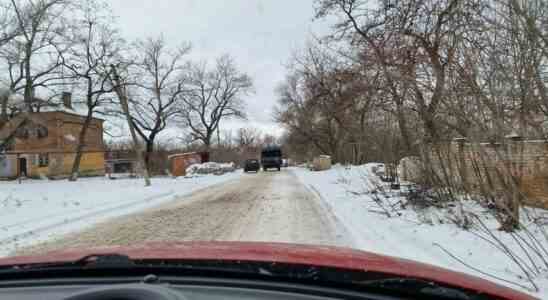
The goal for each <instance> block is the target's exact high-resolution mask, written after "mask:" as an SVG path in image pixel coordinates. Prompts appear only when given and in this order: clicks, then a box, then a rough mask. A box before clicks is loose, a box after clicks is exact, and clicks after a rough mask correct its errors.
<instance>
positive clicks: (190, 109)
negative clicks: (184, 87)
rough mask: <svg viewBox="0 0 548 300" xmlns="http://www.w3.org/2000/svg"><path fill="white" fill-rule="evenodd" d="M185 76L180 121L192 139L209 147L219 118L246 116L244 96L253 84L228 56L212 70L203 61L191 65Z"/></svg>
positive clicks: (217, 126) (220, 60) (217, 127)
mask: <svg viewBox="0 0 548 300" xmlns="http://www.w3.org/2000/svg"><path fill="white" fill-rule="evenodd" d="M187 78H188V79H187V81H188V84H189V90H188V91H186V92H185V93H184V94H182V95H181V99H182V106H181V108H180V110H179V114H178V116H179V120H180V122H181V126H182V127H183V128H184V129H187V130H188V131H189V133H190V136H191V137H192V140H195V141H201V142H202V143H203V145H204V146H205V148H206V149H207V150H209V148H210V146H211V140H212V137H213V134H214V133H215V132H216V131H217V130H219V124H220V122H221V120H223V119H228V118H245V114H244V101H243V97H244V96H246V95H248V94H249V93H250V92H251V91H252V88H253V83H252V81H251V78H250V77H249V76H248V75H247V74H244V73H242V72H240V71H239V70H238V69H237V68H236V65H235V63H234V60H233V59H232V58H231V57H230V56H228V55H224V56H221V57H220V58H218V59H217V62H216V65H215V67H214V68H213V69H211V70H208V69H207V64H205V63H200V64H194V65H192V66H191V67H190V71H189V72H188V74H187Z"/></svg>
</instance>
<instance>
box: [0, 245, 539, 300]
mask: <svg viewBox="0 0 548 300" xmlns="http://www.w3.org/2000/svg"><path fill="white" fill-rule="evenodd" d="M112 253H116V254H123V255H126V256H128V257H130V258H131V259H135V260H147V259H162V260H170V259H173V260H219V259H221V260H224V261H249V262H275V263H285V264H295V265H310V266H318V267H332V268H337V269H343V270H350V271H364V272H379V273H386V274H390V275H394V276H402V277H410V278H415V279H422V280H428V281H433V282H437V283H443V284H447V285H451V286H455V287H459V288H463V289H468V290H471V291H477V292H481V293H483V294H485V295H488V296H490V297H493V298H494V299H508V300H510V299H511V300H531V299H536V298H534V297H532V296H530V295H527V294H524V293H521V292H518V291H515V290H513V289H510V288H507V287H504V286H500V285H498V284H495V283H492V282H490V281H487V280H484V279H481V278H478V277H474V276H471V275H467V274H463V273H459V272H454V271H449V270H446V269H443V268H439V267H435V266H432V265H427V264H423V263H418V262H414V261H410V260H406V259H400V258H395V257H389V256H384V255H379V254H374V253H370V252H364V251H357V250H352V249H347V248H338V247H324V246H309V245H294V244H277V243H254V242H167V243H166V242H162V243H149V244H144V245H139V246H131V247H102V248H93V249H73V250H62V251H57V252H50V253H47V254H44V255H39V256H18V257H9V258H3V259H0V266H12V265H29V264H30V265H32V264H44V263H69V262H74V261H78V260H80V259H82V258H83V257H86V256H89V255H100V254H112Z"/></svg>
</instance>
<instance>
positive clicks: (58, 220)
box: [0, 173, 241, 256]
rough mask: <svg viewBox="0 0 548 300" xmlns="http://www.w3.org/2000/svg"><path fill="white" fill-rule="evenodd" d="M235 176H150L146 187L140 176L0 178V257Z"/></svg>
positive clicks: (236, 176)
mask: <svg viewBox="0 0 548 300" xmlns="http://www.w3.org/2000/svg"><path fill="white" fill-rule="evenodd" d="M240 176H241V173H231V174H226V175H223V176H202V177H194V178H177V179H172V178H168V177H165V178H155V179H153V184H152V186H151V187H144V186H143V181H142V180H140V179H117V180H110V179H107V178H82V179H80V180H79V181H78V182H68V181H48V180H28V181H23V183H22V184H18V183H17V182H0V256H5V255H9V254H10V253H13V252H15V251H17V249H18V248H20V247H25V246H28V245H32V244H35V243H38V242H41V241H45V240H49V239H52V238H56V237H58V236H61V235H63V234H67V233H70V232H74V231H79V230H82V229H84V228H87V227H90V226H92V225H94V224H97V223H99V222H102V221H105V220H108V219H110V218H114V217H118V216H121V215H126V214H129V213H134V212H138V211H142V210H145V209H147V208H150V207H153V206H157V205H160V204H162V203H165V202H169V201H172V200H173V199H176V198H178V197H180V196H183V195H188V194H190V193H192V192H194V191H197V190H199V189H203V188H206V187H208V186H211V185H215V184H218V183H222V182H226V181H230V180H233V179H236V178H239V177H240Z"/></svg>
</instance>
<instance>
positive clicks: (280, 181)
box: [0, 0, 548, 298]
mask: <svg viewBox="0 0 548 300" xmlns="http://www.w3.org/2000/svg"><path fill="white" fill-rule="evenodd" d="M137 2H139V4H137V3H136V1H130V0H117V1H107V0H74V1H59V0H13V1H7V0H0V257H3V258H9V257H15V256H20V255H28V254H32V255H40V254H46V253H48V252H50V251H55V250H67V249H84V250H85V249H92V248H95V247H109V246H142V245H145V244H147V243H161V242H185V241H186V242H188V241H241V242H271V243H291V244H304V245H316V246H322V247H324V246H338V247H342V248H352V249H355V250H361V251H368V252H372V253H375V254H380V255H387V256H391V257H397V258H404V259H409V260H413V261H416V262H419V263H425V264H430V265H435V266H438V267H442V268H445V269H449V270H451V271H458V272H462V273H466V274H470V275H474V276H477V277H479V278H482V279H486V280H489V281H492V282H495V283H497V284H500V285H504V286H508V287H510V288H513V289H517V290H519V291H522V292H525V293H529V294H531V295H533V296H535V297H539V298H548V181H547V178H548V159H547V157H548V141H547V137H548V75H547V74H548V4H547V3H546V1H541V0H527V1H525V0H516V1H511V0H508V1H502V0H500V1H499V0H462V1H461V0H458V1H457V0H424V1H422V0H421V1H419V0H407V1H391V0H299V1H290V0H283V1H266V0H231V1H222V0H211V1H192V0H184V1H183V0H181V1H179V0H178V1H175V0H172V1H171V0H157V1H137ZM545 67H547V68H546V69H545ZM426 273H428V272H426ZM426 273H425V274H426ZM400 275H401V274H400ZM440 280H443V278H441V279H440Z"/></svg>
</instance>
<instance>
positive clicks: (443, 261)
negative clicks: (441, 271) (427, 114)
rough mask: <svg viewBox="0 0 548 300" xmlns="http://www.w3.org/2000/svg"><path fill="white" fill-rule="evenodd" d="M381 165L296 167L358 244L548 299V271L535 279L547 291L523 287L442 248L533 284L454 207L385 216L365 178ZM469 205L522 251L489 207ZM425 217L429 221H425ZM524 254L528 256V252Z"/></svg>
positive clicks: (372, 249)
mask: <svg viewBox="0 0 548 300" xmlns="http://www.w3.org/2000/svg"><path fill="white" fill-rule="evenodd" d="M376 166H379V164H368V165H365V166H360V167H342V166H335V167H334V168H333V169H331V170H328V171H324V172H312V171H309V170H307V169H303V168H293V169H292V170H293V172H294V173H295V174H296V175H297V177H298V178H299V179H300V180H301V182H302V183H303V184H305V185H306V186H308V187H309V188H310V189H311V190H312V191H313V192H315V193H316V194H317V195H318V196H319V197H320V198H321V199H322V200H323V201H322V202H324V205H325V206H326V207H327V209H328V210H330V211H331V212H332V213H333V214H334V215H335V217H336V218H337V219H338V221H339V222H340V223H341V224H342V225H343V226H344V227H345V229H346V230H347V232H349V234H350V235H351V239H352V240H353V243H354V245H353V246H354V247H355V248H359V249H362V250H366V251H372V252H376V253H381V254H385V255H390V256H396V257H402V258H407V259H412V260H416V261H420V262H424V263H429V264H433V265H437V266H440V267H444V268H447V269H451V270H456V271H461V272H465V273H469V274H472V275H475V276H479V277H483V278H486V279H488V280H491V281H495V282H497V283H499V284H502V285H507V286H509V287H511V288H515V289H520V290H522V291H525V292H528V293H530V294H532V295H534V296H535V297H540V298H541V299H548V274H543V275H541V276H539V278H536V280H535V283H536V284H537V285H538V287H539V288H540V290H541V291H540V292H538V293H536V292H531V291H530V290H527V289H526V288H519V287H516V286H515V285H512V284H509V283H508V282H504V281H503V280H497V279H494V278H492V277H490V276H486V275H485V274H481V272H478V271H475V270H472V269H470V268H469V267H466V266H464V265H463V264H461V263H459V262H458V261H457V260H456V259H454V258H452V257H451V256H450V255H449V254H448V253H446V252H444V251H443V250H442V249H440V248H439V247H437V246H436V244H439V245H442V246H443V247H444V248H445V249H447V250H448V251H449V252H450V253H451V254H452V255H454V256H455V257H457V258H459V259H462V260H463V261H464V262H466V263H467V264H469V265H470V266H472V267H474V268H477V269H479V270H481V271H483V272H486V273H489V274H491V275H495V276H497V277H499V278H501V279H507V280H510V281H513V282H516V283H519V284H521V285H524V286H530V285H529V284H528V283H527V281H526V280H523V279H520V274H522V272H520V269H519V267H518V266H517V265H516V264H514V263H513V262H512V260H511V259H510V258H509V257H508V256H506V255H504V254H503V253H502V252H501V251H500V250H497V249H496V248H495V247H494V246H493V245H491V244H489V243H488V242H486V241H485V240H483V239H482V238H480V237H478V236H477V235H475V234H474V233H472V232H469V231H465V230H463V229H460V228H458V227H457V226H456V225H454V224H452V223H450V222H447V217H450V214H451V212H448V211H440V210H436V211H434V210H430V211H427V212H426V213H421V214H418V213H417V212H416V211H414V210H412V209H410V208H407V209H403V210H398V211H399V212H400V213H401V216H399V217H391V218H388V217H387V216H386V215H384V214H383V213H382V209H381V208H380V207H379V206H378V205H377V204H376V203H375V201H374V197H373V196H372V194H370V193H369V194H368V193H364V192H366V191H367V190H368V189H369V190H370V186H369V185H368V184H366V183H365V181H366V180H372V179H375V178H376V177H375V175H374V174H373V168H374V167H376ZM399 200H401V198H400V199H398V198H397V197H395V199H392V200H391V201H393V203H397V202H398V201H399ZM464 205H465V206H466V210H470V211H473V212H474V213H476V214H478V215H480V216H482V217H481V218H482V219H483V220H484V223H485V224H486V225H487V226H488V227H489V228H491V229H492V231H491V232H493V233H494V234H496V236H497V237H498V238H501V239H502V240H503V241H504V242H505V244H507V245H508V247H510V248H511V249H512V250H513V251H515V252H517V253H520V254H522V252H520V249H519V246H518V245H517V244H516V243H514V241H513V240H512V237H511V236H510V235H508V234H505V233H501V232H500V231H497V230H496V228H497V223H496V221H495V220H494V219H492V218H490V217H488V216H487V214H486V212H485V209H483V208H481V207H479V206H478V205H476V204H475V202H471V201H468V202H465V203H464ZM539 211H540V213H542V214H545V216H548V212H547V211H542V210H536V212H537V213H538V212H539ZM425 219H427V220H428V221H429V222H426V223H425V222H424V220H425ZM427 223H432V224H435V225H429V224H427ZM530 230H531V232H532V233H533V234H535V235H536V237H537V238H538V240H539V241H541V242H542V243H543V244H544V247H545V248H548V241H547V238H546V237H544V236H542V234H541V233H540V232H538V231H536V228H534V227H533V226H531V228H530ZM483 236H484V235H483ZM522 257H523V254H522ZM524 259H527V258H526V257H524Z"/></svg>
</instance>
